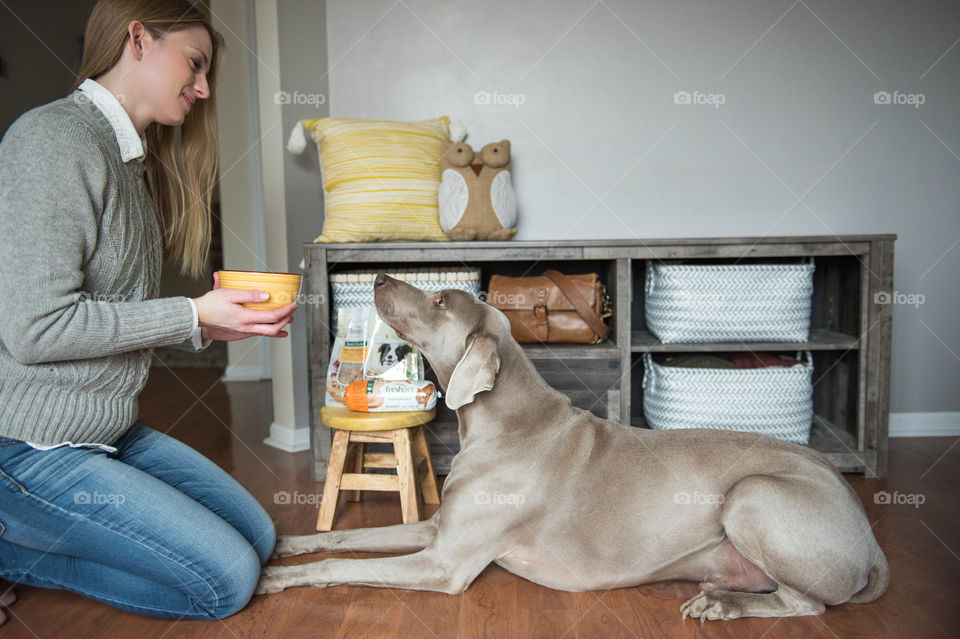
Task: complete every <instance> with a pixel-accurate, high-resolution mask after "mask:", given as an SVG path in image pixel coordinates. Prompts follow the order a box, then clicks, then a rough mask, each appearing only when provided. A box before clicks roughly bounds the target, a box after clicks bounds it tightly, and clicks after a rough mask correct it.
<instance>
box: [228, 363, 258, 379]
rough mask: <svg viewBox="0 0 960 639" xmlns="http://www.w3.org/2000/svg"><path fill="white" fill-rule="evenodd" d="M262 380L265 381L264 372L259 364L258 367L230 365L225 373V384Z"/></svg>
mask: <svg viewBox="0 0 960 639" xmlns="http://www.w3.org/2000/svg"><path fill="white" fill-rule="evenodd" d="M262 379H264V377H263V370H262V367H261V366H260V365H259V364H257V365H256V366H240V365H230V366H227V368H226V370H225V371H224V373H223V381H225V382H259V381H260V380H262Z"/></svg>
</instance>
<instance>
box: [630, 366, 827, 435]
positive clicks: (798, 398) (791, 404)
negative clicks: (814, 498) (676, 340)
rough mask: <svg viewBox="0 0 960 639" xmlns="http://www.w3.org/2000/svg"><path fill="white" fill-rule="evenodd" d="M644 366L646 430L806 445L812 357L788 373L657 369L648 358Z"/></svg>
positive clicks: (810, 417) (776, 370) (772, 369)
mask: <svg viewBox="0 0 960 639" xmlns="http://www.w3.org/2000/svg"><path fill="white" fill-rule="evenodd" d="M643 366H644V376H643V413H644V416H645V417H646V420H647V424H648V425H649V426H650V428H654V429H658V430H659V429H675V428H716V429H721V430H736V431H741V432H748V433H760V434H763V435H770V436H772V437H776V438H777V439H783V440H786V441H788V442H793V443H795V444H806V443H808V442H809V441H810V424H811V422H812V421H813V359H812V357H811V356H810V353H806V354H805V359H804V362H803V363H802V364H799V365H796V366H791V367H789V368H786V367H770V368H752V369H718V368H679V367H673V366H662V365H660V364H657V363H656V362H654V361H653V358H652V357H651V356H650V354H649V353H646V354H644V356H643Z"/></svg>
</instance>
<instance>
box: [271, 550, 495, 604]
mask: <svg viewBox="0 0 960 639" xmlns="http://www.w3.org/2000/svg"><path fill="white" fill-rule="evenodd" d="M447 555H448V553H442V552H440V551H438V550H437V548H436V547H435V546H431V547H429V548H426V549H424V550H421V551H420V552H418V553H414V554H412V555H401V556H399V557H381V558H376V559H326V560H324V561H318V562H315V563H310V564H301V565H298V566H266V567H265V568H264V569H263V571H262V572H261V574H260V582H259V583H258V584H257V588H256V590H255V591H254V594H257V595H262V594H265V593H272V592H280V591H281V590H284V589H285V588H293V587H296V586H313V587H314V588H327V587H329V586H340V585H350V586H374V587H378V588H405V589H409V590H433V591H436V592H445V593H448V594H451V595H453V594H459V593H461V592H463V591H464V590H466V589H467V587H468V586H469V585H470V584H471V583H472V582H473V580H474V579H475V578H476V577H477V575H479V574H480V571H482V570H483V569H484V568H485V567H486V566H487V564H489V563H490V562H491V561H492V559H493V558H492V557H490V556H487V555H486V554H482V553H481V552H473V553H466V554H464V555H463V556H460V553H459V552H458V553H457V555H458V556H457V557H456V558H455V559H454V558H452V557H450V556H447Z"/></svg>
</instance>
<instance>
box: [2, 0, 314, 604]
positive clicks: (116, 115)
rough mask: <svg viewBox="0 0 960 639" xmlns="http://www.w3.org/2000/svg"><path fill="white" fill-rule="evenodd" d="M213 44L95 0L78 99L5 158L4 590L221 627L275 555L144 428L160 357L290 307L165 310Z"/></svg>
mask: <svg viewBox="0 0 960 639" xmlns="http://www.w3.org/2000/svg"><path fill="white" fill-rule="evenodd" d="M221 49H222V39H221V38H220V36H219V34H217V32H216V31H214V29H213V28H212V26H211V24H210V22H209V20H208V19H206V18H205V17H204V16H203V15H202V14H201V13H199V12H198V11H197V10H196V9H194V8H193V6H192V5H191V4H190V3H189V2H187V1H186V0H153V1H148V0H101V1H100V2H99V3H98V4H97V5H96V7H95V8H94V10H93V13H92V14H91V17H90V21H89V23H88V25H87V32H86V39H85V48H84V53H83V62H82V65H81V70H80V73H79V74H78V82H77V87H75V89H76V90H75V91H74V92H73V93H72V94H71V95H70V96H68V97H66V98H63V99H60V100H57V101H55V102H52V103H50V104H47V105H44V106H42V107H39V108H37V109H34V110H32V111H30V112H28V113H26V114H24V115H23V116H21V118H20V119H19V120H17V122H15V123H14V124H13V125H12V126H11V127H10V129H9V131H7V133H6V135H5V136H4V138H3V141H2V143H0V264H2V268H0V299H3V300H4V301H3V307H2V308H3V311H2V314H0V578H3V579H6V580H8V581H12V582H19V583H22V584H29V585H32V586H37V587H41V588H60V589H66V590H71V591H73V592H76V593H80V594H82V595H85V596H87V597H90V598H92V599H96V600H98V601H102V602H105V603H108V604H110V605H113V606H116V607H118V608H122V609H124V610H130V611H133V612H137V613H141V614H144V615H151V616H156V617H166V618H176V619H218V618H223V617H226V616H228V615H231V614H233V613H235V612H236V611H238V610H240V609H241V608H242V607H243V606H244V605H245V604H246V603H247V601H248V600H249V598H250V596H251V593H252V592H253V588H254V586H255V585H256V582H257V580H258V578H259V574H260V567H261V565H262V564H263V562H265V561H266V560H267V558H268V557H269V556H270V553H271V551H272V550H273V546H274V541H275V532H274V528H273V523H272V521H271V520H270V518H269V516H268V515H267V514H266V512H264V510H263V508H261V507H260V505H259V504H258V503H257V502H256V501H255V500H254V499H253V497H251V496H250V494H249V493H247V492H246V491H245V490H244V489H243V488H242V487H241V486H240V485H239V484H238V483H237V482H235V481H234V480H233V479H232V478H231V477H230V476H229V475H228V474H227V473H225V472H224V471H223V470H221V469H220V468H219V467H217V466H216V465H215V464H213V463H212V462H210V461H209V460H207V459H206V458H204V457H203V456H202V455H200V454H199V453H197V452H196V451H194V450H192V449H191V448H189V447H187V446H186V445H184V444H182V443H180V442H178V441H176V440H174V439H172V438H171V437H168V436H166V435H164V434H162V433H159V432H157V431H154V430H151V429H150V428H147V427H146V426H143V425H142V424H139V423H137V422H136V407H137V395H138V393H139V392H140V390H141V389H142V388H143V386H144V383H145V381H146V376H147V372H148V367H149V360H150V352H151V349H152V348H154V347H157V346H165V345H171V344H177V343H181V342H185V343H188V344H189V343H192V344H193V345H194V346H195V347H197V348H201V347H202V346H203V343H208V341H207V340H210V339H219V340H235V339H242V338H245V337H249V336H252V335H266V336H271V337H285V336H286V335H287V333H286V332H285V331H284V330H283V329H284V327H285V326H286V325H287V324H289V323H290V322H291V321H292V314H293V311H294V310H295V308H296V305H295V304H289V305H287V306H285V307H283V308H281V309H278V310H276V311H254V310H249V309H246V308H244V307H243V306H242V303H243V302H250V301H256V300H259V299H262V298H261V297H260V296H261V294H262V295H264V296H265V295H266V294H265V293H262V292H260V291H232V290H227V289H219V288H217V282H216V281H215V282H214V290H212V291H210V292H208V293H206V294H205V295H203V296H202V297H199V298H197V299H195V300H190V299H187V298H184V297H174V298H157V294H158V285H159V276H160V267H161V262H162V260H163V258H164V257H166V258H170V259H177V260H179V261H180V263H181V266H182V269H183V270H184V271H185V272H188V273H193V274H198V273H199V272H200V271H201V268H202V266H203V264H204V261H205V259H206V255H207V251H208V247H209V243H210V192H211V189H212V187H213V184H214V179H215V176H216V171H217V151H216V150H217V143H216V124H215V121H214V113H215V109H214V102H213V92H214V84H215V73H216V68H217V63H218V59H219V56H220V53H221ZM144 146H145V147H146V149H144ZM4 590H6V588H4V587H2V586H0V592H2V591H4ZM4 603H7V601H6V600H5V601H2V602H0V605H3V604H4Z"/></svg>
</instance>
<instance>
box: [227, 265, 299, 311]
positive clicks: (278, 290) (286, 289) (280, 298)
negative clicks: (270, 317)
mask: <svg viewBox="0 0 960 639" xmlns="http://www.w3.org/2000/svg"><path fill="white" fill-rule="evenodd" d="M301 279H302V276H300V275H297V274H295V273H264V272H261V271H220V288H232V289H239V290H250V289H253V290H258V291H267V292H268V293H270V299H268V300H267V301H265V302H250V303H247V304H244V306H245V307H247V308H253V309H257V310H263V311H271V310H273V309H275V308H280V307H281V306H283V305H284V304H289V303H290V302H295V301H296V300H297V297H298V296H299V295H300V281H301Z"/></svg>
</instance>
